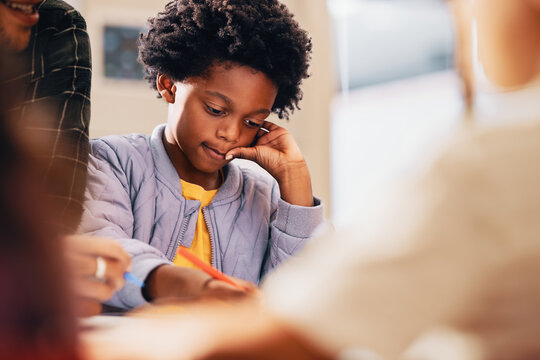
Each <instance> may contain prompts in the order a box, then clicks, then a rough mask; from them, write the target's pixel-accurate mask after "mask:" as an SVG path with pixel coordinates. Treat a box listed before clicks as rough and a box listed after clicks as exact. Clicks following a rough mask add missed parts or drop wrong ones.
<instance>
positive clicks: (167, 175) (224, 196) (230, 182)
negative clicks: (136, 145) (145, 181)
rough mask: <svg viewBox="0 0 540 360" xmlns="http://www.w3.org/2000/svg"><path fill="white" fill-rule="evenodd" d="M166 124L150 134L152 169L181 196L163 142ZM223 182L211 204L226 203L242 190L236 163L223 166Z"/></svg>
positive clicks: (175, 173) (240, 175)
mask: <svg viewBox="0 0 540 360" xmlns="http://www.w3.org/2000/svg"><path fill="white" fill-rule="evenodd" d="M165 127H166V124H161V125H158V126H157V127H156V128H155V129H154V131H152V135H151V136H150V151H151V152H152V158H153V159H154V170H155V172H156V174H157V176H158V177H159V178H160V180H161V181H163V182H164V183H165V184H166V185H167V186H168V187H169V188H170V189H171V190H172V191H173V192H174V193H177V194H178V196H179V197H180V196H182V185H181V183H180V177H179V176H178V173H177V172H176V169H175V168H174V166H173V164H172V162H171V160H170V159H169V155H167V151H166V150H165V145H164V144H163V132H164V131H165ZM223 174H224V175H225V182H224V183H223V184H222V185H221V186H220V188H219V190H218V192H217V194H216V196H214V199H213V200H212V204H214V205H219V204H220V203H228V202H231V201H233V200H234V199H236V198H238V197H239V196H240V194H241V192H242V185H243V180H242V172H241V170H240V168H239V167H238V165H235V164H233V163H228V164H227V165H225V167H224V168H223Z"/></svg>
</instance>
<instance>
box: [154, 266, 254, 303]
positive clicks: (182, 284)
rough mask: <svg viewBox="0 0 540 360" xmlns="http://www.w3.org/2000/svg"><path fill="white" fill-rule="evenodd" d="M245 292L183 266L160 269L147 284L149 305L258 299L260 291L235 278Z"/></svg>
mask: <svg viewBox="0 0 540 360" xmlns="http://www.w3.org/2000/svg"><path fill="white" fill-rule="evenodd" d="M232 279H233V280H234V281H236V282H238V283H239V284H240V285H242V286H243V287H244V288H245V289H239V288H237V287H235V286H233V285H229V284H227V283H226V282H223V281H219V280H216V279H214V278H212V277H211V276H210V275H207V274H206V273H204V272H203V271H201V270H197V269H191V268H187V267H182V266H174V265H161V266H159V267H157V268H156V269H154V270H153V271H152V272H151V273H150V274H149V275H148V277H147V279H146V281H145V290H144V291H145V292H146V297H147V298H148V300H150V301H156V300H157V301H166V300H175V301H193V300H201V299H218V300H226V301H234V300H241V299H246V298H252V299H257V298H258V297H259V296H260V295H259V290H258V289H257V287H256V286H255V285H253V284H252V283H250V282H248V281H244V280H240V279H237V278H232Z"/></svg>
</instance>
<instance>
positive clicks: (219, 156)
mask: <svg viewBox="0 0 540 360" xmlns="http://www.w3.org/2000/svg"><path fill="white" fill-rule="evenodd" d="M202 146H203V149H204V150H205V151H206V153H207V154H208V155H210V157H211V158H214V159H216V160H224V159H225V154H226V153H227V152H221V151H219V150H217V149H215V148H213V147H211V146H209V145H208V144H206V143H203V144H202Z"/></svg>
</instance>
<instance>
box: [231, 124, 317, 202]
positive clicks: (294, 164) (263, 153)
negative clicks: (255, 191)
mask: <svg viewBox="0 0 540 360" xmlns="http://www.w3.org/2000/svg"><path fill="white" fill-rule="evenodd" d="M262 127H263V128H265V129H267V130H268V131H269V132H268V133H265V132H264V131H263V130H259V132H258V134H257V135H258V136H259V135H260V137H258V138H257V139H256V142H255V145H254V146H252V147H238V148H234V149H232V150H231V151H229V152H228V153H227V155H226V157H225V158H226V159H227V160H231V159H233V158H241V159H247V160H251V161H254V162H256V163H257V164H259V165H260V166H261V167H262V168H263V169H265V170H266V171H268V172H269V173H270V175H272V176H273V177H274V178H275V179H276V180H277V182H278V184H279V189H280V192H281V198H282V199H283V200H285V201H287V202H288V203H290V204H293V205H300V206H313V193H312V190H311V177H310V175H309V169H308V167H307V164H306V162H305V160H304V157H303V156H302V153H301V152H300V149H299V148H298V145H297V144H296V142H295V141H294V138H293V137H292V135H291V134H290V133H289V131H287V129H285V128H282V127H281V126H278V125H276V124H274V123H272V122H270V121H265V122H264V123H263V126H262Z"/></svg>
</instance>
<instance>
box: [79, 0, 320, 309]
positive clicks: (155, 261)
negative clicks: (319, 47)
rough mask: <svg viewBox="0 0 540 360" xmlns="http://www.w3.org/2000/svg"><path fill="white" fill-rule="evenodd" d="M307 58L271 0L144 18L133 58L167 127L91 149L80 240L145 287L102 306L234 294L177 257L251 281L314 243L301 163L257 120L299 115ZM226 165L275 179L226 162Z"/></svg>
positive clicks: (281, 137) (316, 221) (176, 7)
mask: <svg viewBox="0 0 540 360" xmlns="http://www.w3.org/2000/svg"><path fill="white" fill-rule="evenodd" d="M310 52H311V41H310V39H309V38H308V36H307V34H306V32H305V31H304V30H302V29H300V28H299V26H298V24H297V23H296V22H295V21H294V20H293V16H292V14H290V13H289V11H288V10H287V8H286V7H285V6H284V5H282V4H280V3H279V2H278V1H276V0H257V1H245V0H244V1H240V0H235V1H211V0H206V1H190V0H178V1H172V2H170V3H169V4H167V5H166V7H165V10H164V11H163V12H160V13H159V14H158V15H157V16H156V17H154V18H152V19H150V20H149V28H148V30H147V31H146V33H144V34H142V35H141V38H140V43H139V59H140V61H141V63H142V64H143V65H144V66H145V71H146V78H147V79H148V80H149V81H150V83H151V84H152V86H153V87H154V88H155V89H157V90H158V91H159V94H160V96H161V97H162V98H163V99H164V100H165V101H166V102H167V103H168V104H169V114H168V123H167V125H166V126H165V125H162V126H158V127H157V128H156V129H155V130H154V132H153V134H152V135H151V136H150V137H148V136H144V135H128V136H112V137H105V138H102V139H97V140H95V141H93V142H92V144H91V146H92V152H91V158H90V165H89V174H88V176H89V183H88V188H87V198H86V205H85V207H86V211H85V213H84V215H83V222H82V226H81V230H82V231H83V232H88V233H92V234H94V235H101V236H109V237H113V238H115V239H117V240H118V241H119V242H120V243H121V244H122V245H123V246H124V248H125V249H126V250H127V251H128V252H129V253H130V254H131V256H132V264H133V271H132V272H133V273H134V274H135V275H136V276H138V277H139V278H141V279H144V281H145V286H144V288H143V292H141V289H140V288H137V287H136V286H134V285H131V284H128V285H126V286H125V287H124V288H123V289H122V290H121V291H119V292H118V293H117V296H115V297H114V298H113V300H112V301H111V305H114V306H118V307H121V308H131V307H135V306H138V305H141V304H143V303H144V302H145V300H154V299H157V298H163V297H177V298H178V297H181V298H198V297H201V296H207V295H211V296H218V297H229V296H233V297H234V296H243V294H244V293H243V292H242V291H239V290H237V289H235V288H233V287H231V286H230V285H228V284H225V283H223V282H220V281H212V280H213V279H212V278H211V277H209V276H208V275H206V274H204V273H203V272H201V271H200V270H196V269H190V268H188V266H190V264H189V262H187V261H186V260H185V259H184V258H183V257H181V256H177V252H178V249H179V247H180V246H182V247H185V248H187V249H189V251H191V252H193V253H194V254H195V255H197V256H198V257H199V258H201V259H203V260H204V261H206V262H207V263H211V264H212V265H213V266H214V267H216V268H218V269H219V270H221V271H223V272H225V273H226V274H228V275H231V276H235V277H238V278H240V279H243V280H247V281H249V282H251V283H255V284H257V283H259V281H260V279H261V278H262V277H263V276H264V275H265V274H266V273H268V272H269V271H270V270H272V269H273V268H275V267H276V266H277V265H279V264H280V263H281V262H282V261H283V260H285V259H286V258H288V257H289V256H291V255H294V254H295V253H296V252H297V251H299V250H300V249H301V248H302V247H303V246H304V244H305V243H306V241H307V240H308V239H309V238H310V237H311V236H312V235H313V233H314V231H315V228H316V227H318V225H320V224H321V223H322V222H323V208H322V205H321V203H320V201H319V200H318V199H316V198H314V197H313V195H312V191H311V179H310V175H309V171H308V168H307V165H306V163H305V161H304V159H303V157H302V154H301V153H300V150H299V149H298V146H297V145H296V143H295V142H294V140H293V138H292V136H291V135H290V134H289V133H288V132H287V130H285V129H284V128H281V127H279V126H278V125H276V124H273V123H271V122H269V121H266V120H265V119H266V117H267V116H269V115H270V114H271V113H276V114H278V115H279V117H280V118H283V117H288V115H289V112H290V111H293V110H294V109H295V108H297V107H298V102H299V101H300V99H301V97H302V94H301V91H300V84H301V81H302V79H304V78H306V77H307V76H308V74H307V69H308V63H309V59H310ZM236 157H238V158H245V159H249V160H253V161H255V162H256V163H258V164H259V165H260V166H262V167H263V168H264V169H265V170H267V171H268V173H269V174H270V175H272V176H273V178H271V177H269V176H265V175H261V174H259V173H257V172H254V171H252V170H248V169H243V168H241V167H239V166H238V165H236V164H234V163H230V160H232V159H233V158H236ZM242 283H243V284H244V285H245V286H247V287H248V288H250V289H252V288H253V285H248V284H249V283H248V282H242Z"/></svg>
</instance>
